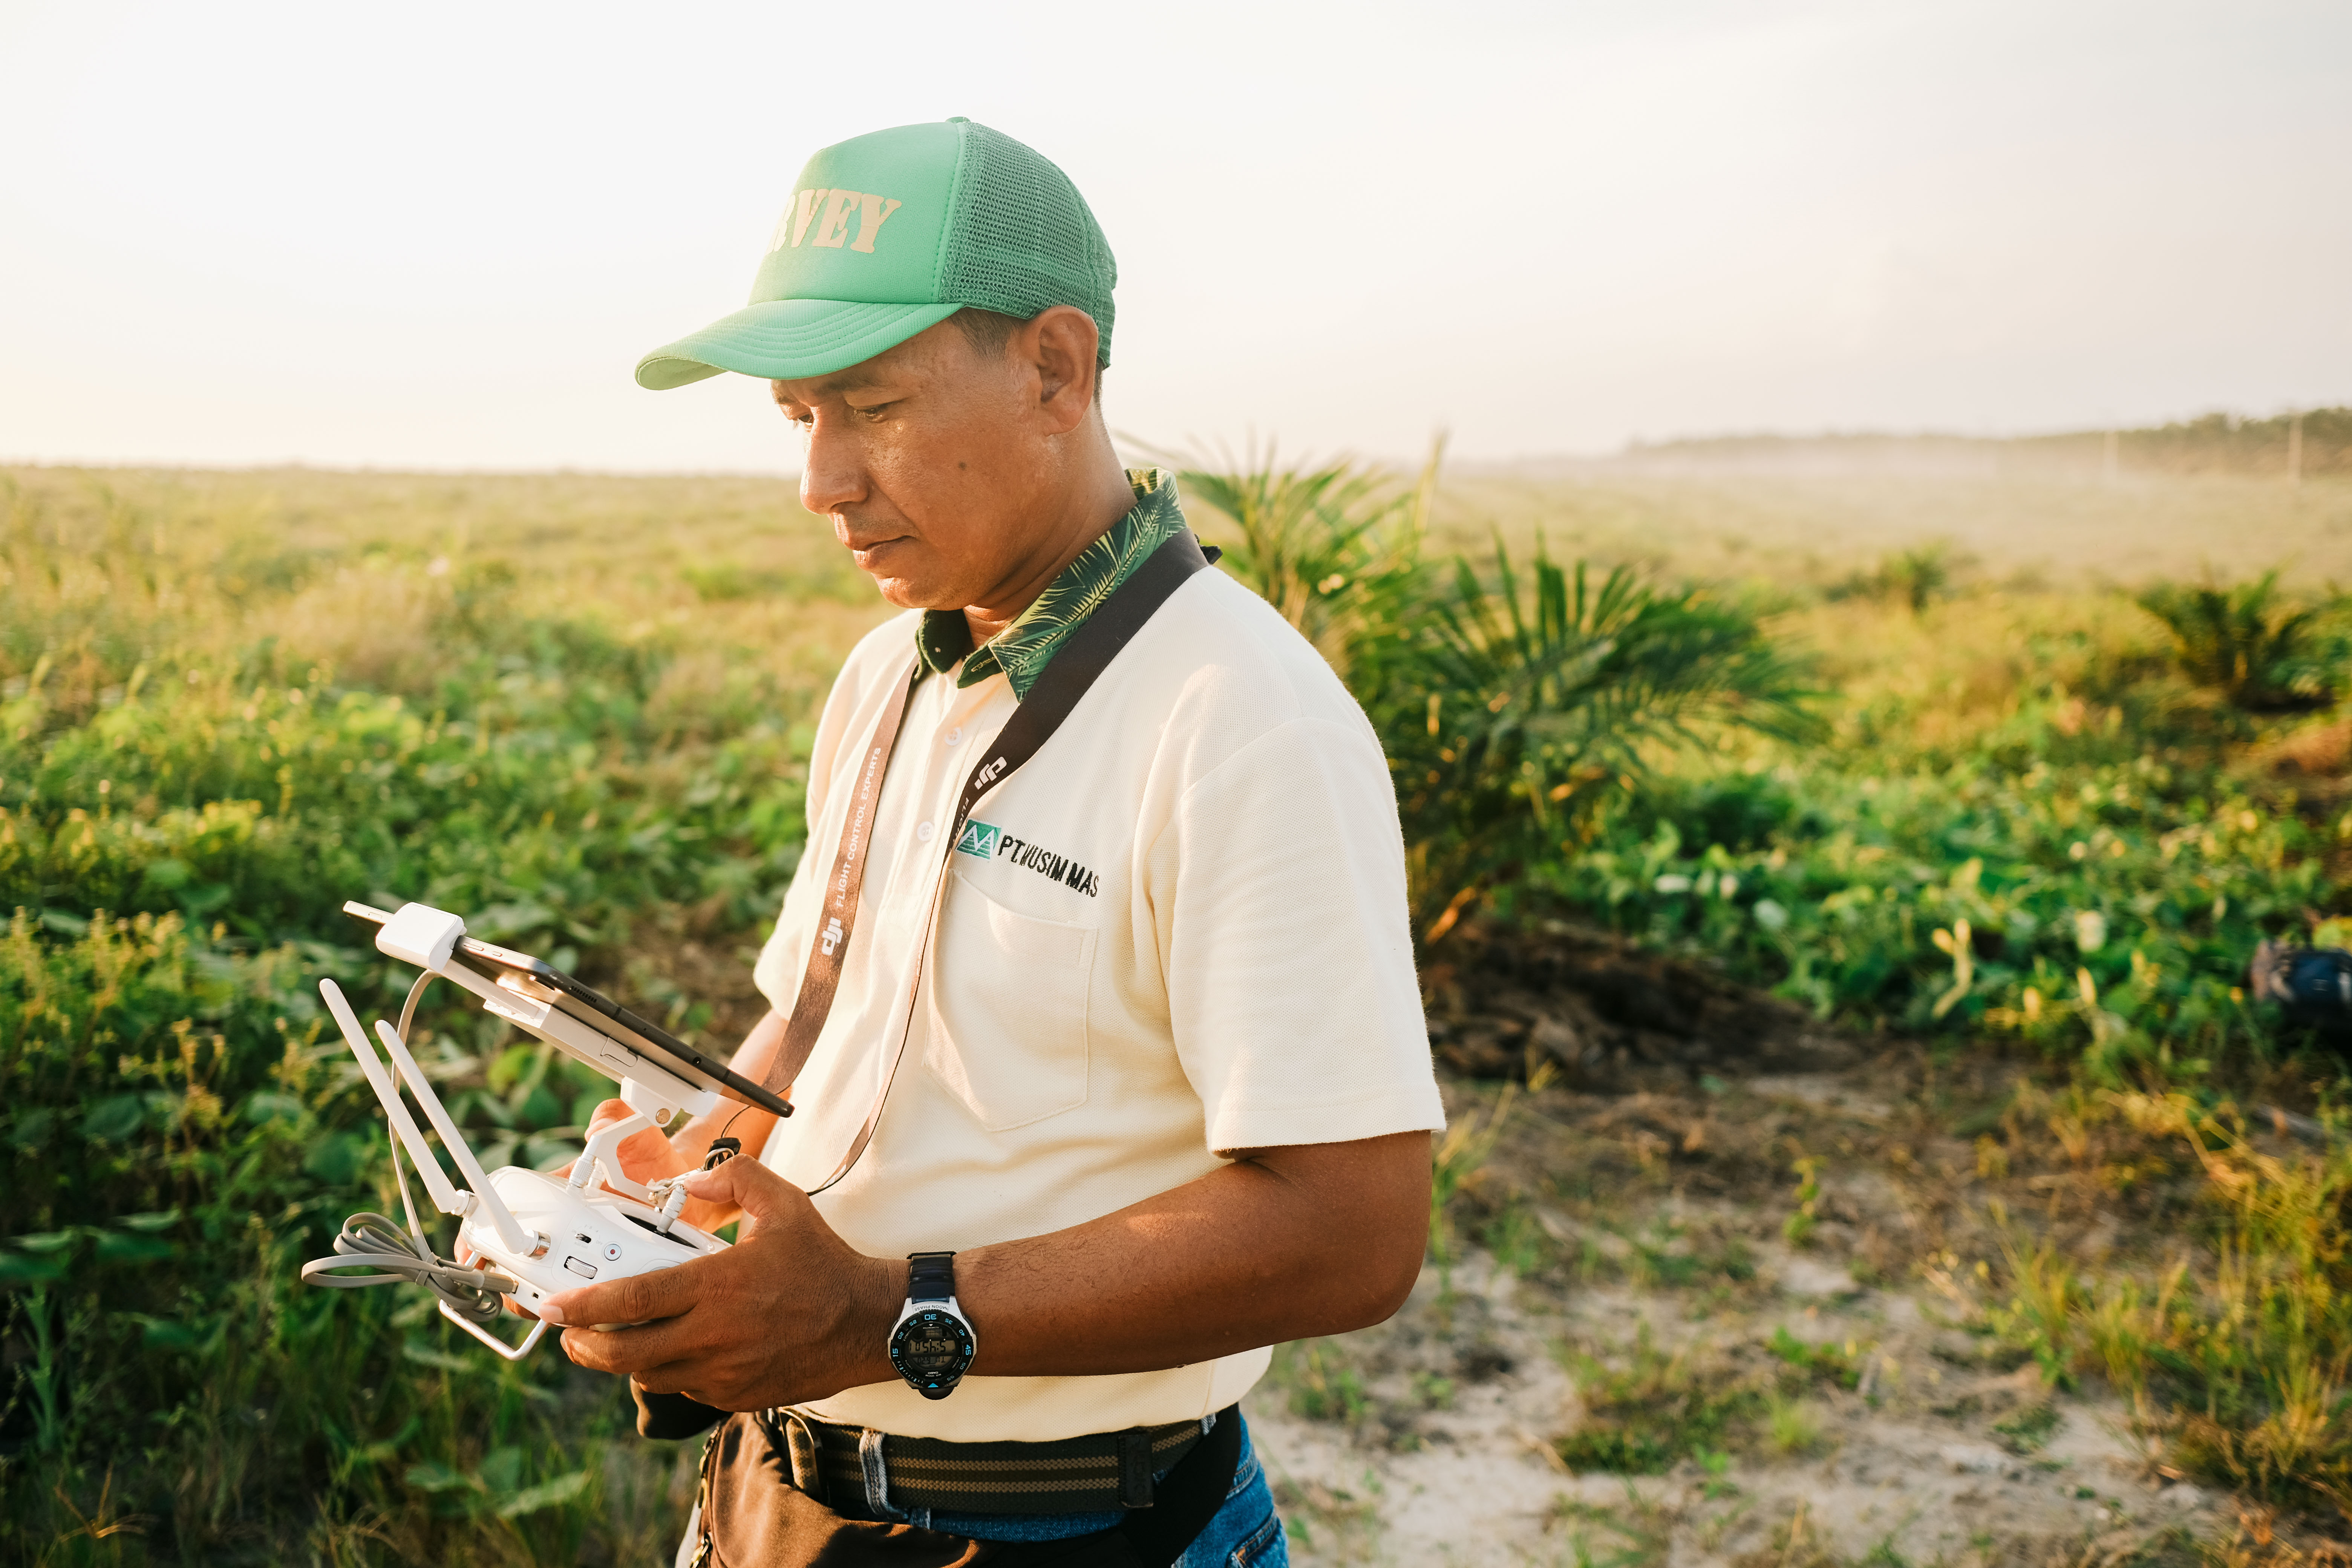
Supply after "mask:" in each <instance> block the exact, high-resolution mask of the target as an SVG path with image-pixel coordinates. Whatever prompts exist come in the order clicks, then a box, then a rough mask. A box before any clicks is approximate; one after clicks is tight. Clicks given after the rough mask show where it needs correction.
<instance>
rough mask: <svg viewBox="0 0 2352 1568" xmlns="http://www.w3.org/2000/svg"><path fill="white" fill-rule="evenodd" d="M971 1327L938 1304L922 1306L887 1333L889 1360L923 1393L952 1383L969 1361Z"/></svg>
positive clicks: (899, 1373)
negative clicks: (922, 1307) (891, 1332)
mask: <svg viewBox="0 0 2352 1568" xmlns="http://www.w3.org/2000/svg"><path fill="white" fill-rule="evenodd" d="M971 1353H972V1344H971V1330H970V1329H967V1328H965V1327H964V1326H963V1321H962V1320H961V1319H960V1318H958V1317H957V1316H956V1315H955V1314H954V1313H952V1312H950V1311H946V1310H942V1309H940V1308H938V1307H926V1308H924V1309H923V1310H921V1311H919V1312H917V1313H916V1314H915V1315H914V1316H913V1317H911V1318H908V1320H907V1321H905V1322H903V1323H901V1324H899V1325H898V1332H897V1333H895V1334H892V1335H891V1336H890V1363H891V1364H892V1365H893V1366H896V1367H897V1368H898V1375H899V1376H901V1377H903V1378H905V1379H906V1380H907V1381H908V1383H911V1384H914V1385H915V1386H916V1388H917V1389H919V1390H920V1391H922V1392H924V1393H929V1392H930V1391H931V1390H933V1389H941V1390H944V1389H948V1388H952V1387H954V1386H955V1384H956V1380H957V1379H959V1378H961V1376H963V1372H964V1368H966V1367H968V1366H970V1365H971Z"/></svg>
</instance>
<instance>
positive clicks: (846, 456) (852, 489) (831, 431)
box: [801, 414, 866, 517]
mask: <svg viewBox="0 0 2352 1568" xmlns="http://www.w3.org/2000/svg"><path fill="white" fill-rule="evenodd" d="M865 499H866V461H865V458H864V455H863V454H862V453H861V452H860V451H859V450H858V447H857V442H856V440H855V439H854V438H853V437H852V434H851V432H849V431H846V430H844V429H843V428H842V427H841V426H840V425H839V424H838V423H837V422H835V421H834V420H830V419H827V418H826V417H825V416H824V415H823V414H819V415H818V416H816V418H815V419H814V421H813V422H812V425H811V428H810V430H809V434H808V452H807V455H806V460H805V461H804V462H803V464H802V466H801V505H803V507H806V508H807V509H808V510H810V511H813V512H814V513H816V514H817V515H818V516H820V517H822V516H823V515H824V514H825V513H826V512H830V511H839V510H841V509H842V508H844V507H847V506H854V505H856V503H857V502H859V501H861V500H865Z"/></svg>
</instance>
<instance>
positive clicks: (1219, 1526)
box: [907, 1415, 1290, 1568]
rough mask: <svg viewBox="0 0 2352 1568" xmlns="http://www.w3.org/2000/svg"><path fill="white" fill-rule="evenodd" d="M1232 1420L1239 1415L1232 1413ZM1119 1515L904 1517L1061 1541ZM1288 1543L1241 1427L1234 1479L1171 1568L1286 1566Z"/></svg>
mask: <svg viewBox="0 0 2352 1568" xmlns="http://www.w3.org/2000/svg"><path fill="white" fill-rule="evenodd" d="M1234 1419H1236V1420H1239V1419H1240V1417H1239V1416H1238V1415H1236V1416H1235V1417H1234ZM1124 1517H1125V1516H1124V1515H1122V1514H1118V1513H949V1512H946V1511H944V1510H932V1509H927V1508H919V1509H910V1510H908V1513H907V1522H908V1523H909V1524H911V1525H914V1526H916V1527H917V1528H919V1529H923V1530H937V1531H943V1532H945V1533H946V1534H949V1535H962V1536H969V1537H971V1539H972V1540H975V1541H1062V1540H1066V1539H1067V1538H1068V1537H1070V1536H1073V1535H1092V1534H1094V1533H1095V1532H1096V1531H1101V1530H1116V1529H1118V1524H1119V1521H1120V1520H1121V1519H1123V1518H1124ZM1289 1564H1290V1547H1289V1543H1288V1542H1286V1541H1285V1540H1284V1539H1283V1534H1282V1521H1281V1520H1279V1519H1277V1518H1276V1517H1275V1512H1274V1494H1273V1493H1272V1492H1271V1491H1269V1490H1267V1489H1266V1485H1265V1467H1263V1466H1261V1465H1260V1464H1259V1463H1258V1460H1257V1450H1256V1449H1255V1448H1253V1447H1251V1446H1250V1440H1249V1426H1248V1424H1247V1423H1246V1422H1244V1423H1243V1426H1242V1452H1241V1458H1239V1459H1237V1460H1236V1461H1235V1462H1234V1484H1233V1486H1232V1487H1231V1488H1230V1489H1228V1490H1227V1491H1226V1493H1225V1502H1224V1506H1223V1508H1220V1509H1219V1510H1217V1511H1216V1514H1215V1515H1214V1517H1213V1518H1212V1519H1211V1520H1210V1521H1209V1522H1208V1523H1207V1524H1205V1525H1203V1526H1202V1528H1201V1533H1200V1534H1198V1535H1196V1536H1194V1537H1193V1538H1192V1545H1190V1546H1188V1547H1186V1548H1185V1549H1184V1555H1182V1556H1181V1557H1179V1558H1178V1559H1176V1562H1175V1564H1174V1568H1289Z"/></svg>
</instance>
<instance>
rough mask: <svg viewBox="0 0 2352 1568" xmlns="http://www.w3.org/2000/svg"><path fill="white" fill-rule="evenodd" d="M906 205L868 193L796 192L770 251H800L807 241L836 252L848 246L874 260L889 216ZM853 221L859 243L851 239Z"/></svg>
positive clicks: (774, 235)
mask: <svg viewBox="0 0 2352 1568" xmlns="http://www.w3.org/2000/svg"><path fill="white" fill-rule="evenodd" d="M904 205H906V204H905V203H903V202H898V201H894V200H892V199H891V198H890V197H888V196H877V195H872V194H870V193H868V192H866V191H827V190H812V191H795V192H793V205H792V206H791V207H790V208H789V209H788V210H787V211H786V212H785V214H784V216H782V217H780V218H778V219H777V220H776V232H775V233H773V234H772V235H770V236H769V237H768V249H769V251H770V252H771V253H773V252H775V251H779V250H782V249H783V248H784V247H787V246H790V247H793V249H796V250H797V249H798V248H799V247H800V245H801V242H802V241H803V240H806V241H807V242H808V243H809V244H811V245H821V246H824V247H828V248H830V249H833V250H839V249H840V248H841V247H842V246H843V245H844V244H846V245H847V246H848V247H849V248H850V249H852V250H862V251H864V252H865V253H866V255H868V256H871V255H873V254H874V237H875V236H877V235H878V234H880V233H881V232H882V226H883V225H884V224H886V223H887V222H889V221H890V215H891V214H892V213H894V212H897V211H898V209H899V208H900V207H901V206H904ZM853 221H854V222H855V223H856V226H857V228H856V233H857V237H856V239H851V238H850V237H849V236H850V225H851V223H852V222H853Z"/></svg>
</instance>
